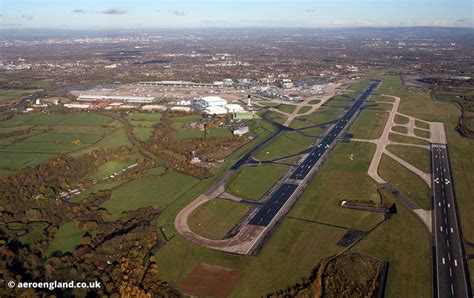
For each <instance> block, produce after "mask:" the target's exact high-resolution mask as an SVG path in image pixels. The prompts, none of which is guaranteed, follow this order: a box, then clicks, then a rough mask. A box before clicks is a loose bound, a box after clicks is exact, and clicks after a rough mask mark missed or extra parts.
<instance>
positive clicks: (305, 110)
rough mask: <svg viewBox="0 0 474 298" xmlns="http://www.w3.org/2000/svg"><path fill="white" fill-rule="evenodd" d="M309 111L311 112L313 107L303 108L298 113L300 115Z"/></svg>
mask: <svg viewBox="0 0 474 298" xmlns="http://www.w3.org/2000/svg"><path fill="white" fill-rule="evenodd" d="M309 110H311V107H310V106H304V107H302V108H301V109H300V110H299V111H298V114H304V113H307V112H308V111H309Z"/></svg>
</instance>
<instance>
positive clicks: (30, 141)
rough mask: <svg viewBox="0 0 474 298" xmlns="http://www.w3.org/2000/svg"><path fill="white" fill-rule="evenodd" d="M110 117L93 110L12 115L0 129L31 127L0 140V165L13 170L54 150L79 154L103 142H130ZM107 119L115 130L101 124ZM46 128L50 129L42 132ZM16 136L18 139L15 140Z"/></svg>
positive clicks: (40, 160)
mask: <svg viewBox="0 0 474 298" xmlns="http://www.w3.org/2000/svg"><path fill="white" fill-rule="evenodd" d="M111 120H112V119H111V118H110V117H107V116H103V115H99V114H94V113H78V114H74V115H57V114H52V113H32V114H20V115H15V116H14V117H13V118H12V119H9V120H6V121H2V122H0V130H2V131H12V130H18V129H24V128H28V127H29V128H31V129H32V131H31V133H30V134H27V135H21V136H18V137H10V138H6V139H2V140H1V141H0V144H1V145H3V147H2V149H1V150H0V169H3V170H10V171H16V170H19V169H21V168H23V167H26V166H33V165H37V164H41V163H43V162H45V161H46V160H49V159H51V158H53V157H54V156H55V155H57V154H71V153H72V154H75V153H76V152H78V153H79V154H82V153H83V152H85V151H84V150H92V149H93V148H94V147H102V146H103V145H105V146H110V147H115V146H119V145H122V144H129V142H128V138H127V136H126V135H125V132H124V131H123V126H120V125H121V124H120V123H119V122H112V123H110V121H111ZM109 123H110V124H113V125H116V128H115V130H114V128H113V127H112V128H108V127H103V126H102V125H104V124H109ZM117 127H118V128H117ZM49 128H50V129H52V131H48V132H45V130H46V129H49ZM114 133H115V135H114ZM119 134H122V135H121V136H120V135H119ZM104 137H105V139H103V138H104ZM18 138H21V140H20V141H18V142H17V141H15V140H17V139H18ZM121 141H123V143H120V142H121ZM76 142H77V143H76ZM92 146H93V147H92Z"/></svg>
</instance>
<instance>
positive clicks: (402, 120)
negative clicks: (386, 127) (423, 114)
mask: <svg viewBox="0 0 474 298" xmlns="http://www.w3.org/2000/svg"><path fill="white" fill-rule="evenodd" d="M409 121H410V119H408V118H407V117H405V116H402V115H399V114H396V115H395V119H394V122H395V124H407V123H408V122H409Z"/></svg>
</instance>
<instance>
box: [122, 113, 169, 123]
mask: <svg viewBox="0 0 474 298" xmlns="http://www.w3.org/2000/svg"><path fill="white" fill-rule="evenodd" d="M162 116H163V114H162V113H133V114H130V115H128V116H127V120H129V121H140V122H142V121H145V122H155V123H156V122H158V121H160V119H161V117H162Z"/></svg>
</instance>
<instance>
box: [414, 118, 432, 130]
mask: <svg viewBox="0 0 474 298" xmlns="http://www.w3.org/2000/svg"><path fill="white" fill-rule="evenodd" d="M415 126H416V127H418V128H423V129H430V125H429V124H428V123H426V122H422V121H419V120H415Z"/></svg>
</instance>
